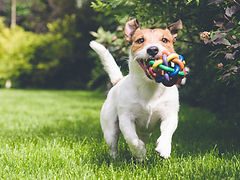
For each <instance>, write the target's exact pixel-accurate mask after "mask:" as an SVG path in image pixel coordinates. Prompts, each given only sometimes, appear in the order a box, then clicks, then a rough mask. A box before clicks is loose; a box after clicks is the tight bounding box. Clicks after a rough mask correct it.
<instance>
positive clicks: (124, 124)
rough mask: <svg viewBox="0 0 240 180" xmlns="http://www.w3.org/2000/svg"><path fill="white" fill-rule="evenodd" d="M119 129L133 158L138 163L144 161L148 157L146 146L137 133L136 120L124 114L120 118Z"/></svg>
mask: <svg viewBox="0 0 240 180" xmlns="http://www.w3.org/2000/svg"><path fill="white" fill-rule="evenodd" d="M119 127H120V130H121V132H122V134H123V136H124V138H125V140H126V142H127V144H128V145H129V148H130V150H131V152H132V154H133V156H134V157H136V158H137V160H138V161H143V160H144V158H145V156H146V149H145V144H144V142H143V141H141V140H140V139H139V137H138V135H137V133H136V125H135V120H134V119H133V118H131V114H130V113H129V114H128V113H124V114H122V115H120V116H119Z"/></svg>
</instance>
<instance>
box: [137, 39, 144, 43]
mask: <svg viewBox="0 0 240 180" xmlns="http://www.w3.org/2000/svg"><path fill="white" fill-rule="evenodd" d="M136 42H137V43H138V44H142V43H143V42H144V38H139V39H138V40H136Z"/></svg>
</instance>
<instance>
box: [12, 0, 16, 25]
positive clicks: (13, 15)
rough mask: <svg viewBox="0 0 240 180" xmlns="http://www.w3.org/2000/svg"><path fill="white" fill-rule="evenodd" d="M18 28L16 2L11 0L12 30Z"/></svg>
mask: <svg viewBox="0 0 240 180" xmlns="http://www.w3.org/2000/svg"><path fill="white" fill-rule="evenodd" d="M15 26H16V0H11V28H14V27H15Z"/></svg>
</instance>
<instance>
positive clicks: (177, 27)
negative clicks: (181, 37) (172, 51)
mask: <svg viewBox="0 0 240 180" xmlns="http://www.w3.org/2000/svg"><path fill="white" fill-rule="evenodd" d="M182 28H183V25H182V21H181V19H179V20H178V21H177V22H175V23H173V24H171V25H169V26H168V27H167V29H168V30H169V31H170V32H171V34H172V36H173V42H176V39H177V34H178V30H180V29H182Z"/></svg>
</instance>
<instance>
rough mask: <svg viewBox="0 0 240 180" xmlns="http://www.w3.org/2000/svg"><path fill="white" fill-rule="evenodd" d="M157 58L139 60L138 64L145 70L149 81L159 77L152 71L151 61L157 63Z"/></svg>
mask: <svg viewBox="0 0 240 180" xmlns="http://www.w3.org/2000/svg"><path fill="white" fill-rule="evenodd" d="M156 60H157V59H156V58H148V59H138V60H137V62H138V64H139V65H140V67H141V68H142V69H143V71H144V72H145V74H146V75H147V77H148V78H149V79H153V76H157V74H156V73H154V72H153V71H152V68H151V65H150V61H156Z"/></svg>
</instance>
